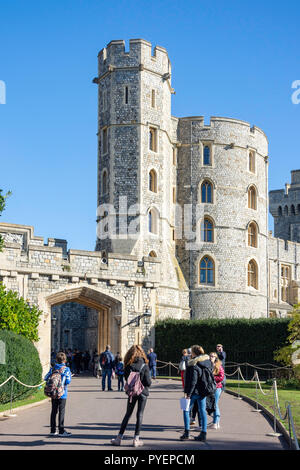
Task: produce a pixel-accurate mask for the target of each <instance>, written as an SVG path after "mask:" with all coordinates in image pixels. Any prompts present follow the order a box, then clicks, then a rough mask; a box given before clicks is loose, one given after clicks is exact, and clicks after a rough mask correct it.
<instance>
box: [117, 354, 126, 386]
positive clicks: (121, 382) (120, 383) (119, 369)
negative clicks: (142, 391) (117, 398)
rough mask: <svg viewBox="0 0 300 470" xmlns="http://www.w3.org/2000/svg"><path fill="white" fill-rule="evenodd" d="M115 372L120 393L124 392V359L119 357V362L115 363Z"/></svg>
mask: <svg viewBox="0 0 300 470" xmlns="http://www.w3.org/2000/svg"><path fill="white" fill-rule="evenodd" d="M115 372H116V376H117V377H118V392H123V390H124V362H123V361H122V357H121V356H120V355H119V356H118V360H116V361H115Z"/></svg>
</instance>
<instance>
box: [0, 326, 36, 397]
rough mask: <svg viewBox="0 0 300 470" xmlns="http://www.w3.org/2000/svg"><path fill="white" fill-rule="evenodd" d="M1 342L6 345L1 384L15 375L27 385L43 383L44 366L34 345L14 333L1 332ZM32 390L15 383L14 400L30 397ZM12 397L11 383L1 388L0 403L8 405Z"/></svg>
mask: <svg viewBox="0 0 300 470" xmlns="http://www.w3.org/2000/svg"><path fill="white" fill-rule="evenodd" d="M0 341H1V342H2V343H1V344H2V345H4V351H5V354H2V356H3V357H2V359H3V358H4V361H3V362H4V364H0V384H2V383H3V382H5V380H6V379H8V377H10V376H11V375H14V376H15V377H16V378H17V379H18V380H20V381H21V382H23V383H24V384H26V385H37V384H39V383H41V382H42V365H41V362H40V358H39V354H38V351H37V349H36V347H35V346H34V344H33V343H32V342H31V341H29V340H28V339H26V338H24V337H23V336H21V335H17V334H16V333H14V332H12V331H7V330H0ZM32 390H36V389H31V388H27V387H24V386H23V385H20V384H19V383H18V382H16V381H14V384H13V398H14V399H16V398H20V397H25V396H27V395H30V394H31V393H32ZM10 396H11V381H9V382H8V383H7V384H5V385H4V386H3V387H1V388H0V403H7V402H9V401H10Z"/></svg>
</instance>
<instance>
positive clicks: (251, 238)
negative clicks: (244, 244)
mask: <svg viewBox="0 0 300 470" xmlns="http://www.w3.org/2000/svg"><path fill="white" fill-rule="evenodd" d="M248 245H249V246H253V247H254V248H257V225H256V223H255V222H251V223H250V224H249V226H248Z"/></svg>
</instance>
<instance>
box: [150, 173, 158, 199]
mask: <svg viewBox="0 0 300 470" xmlns="http://www.w3.org/2000/svg"><path fill="white" fill-rule="evenodd" d="M149 190H150V191H152V192H153V193H157V174H156V171H155V170H153V169H152V170H150V171H149Z"/></svg>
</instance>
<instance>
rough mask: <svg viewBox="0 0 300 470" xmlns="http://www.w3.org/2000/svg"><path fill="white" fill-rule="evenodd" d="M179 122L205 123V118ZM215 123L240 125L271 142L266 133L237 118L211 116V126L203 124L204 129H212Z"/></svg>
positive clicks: (191, 117)
mask: <svg viewBox="0 0 300 470" xmlns="http://www.w3.org/2000/svg"><path fill="white" fill-rule="evenodd" d="M178 119H179V120H183V121H188V120H190V121H203V123H204V116H184V117H180V118H178ZM214 122H230V123H231V124H239V125H242V126H246V127H248V128H249V129H250V131H251V132H254V131H257V132H260V133H261V134H263V136H264V137H265V138H266V139H267V142H269V140H268V137H267V135H266V134H265V132H264V131H263V130H262V129H261V128H260V127H257V126H251V124H250V123H249V122H248V121H243V120H241V119H236V118H229V117H222V116H211V117H210V123H209V124H203V127H211V126H213V125H214Z"/></svg>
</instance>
